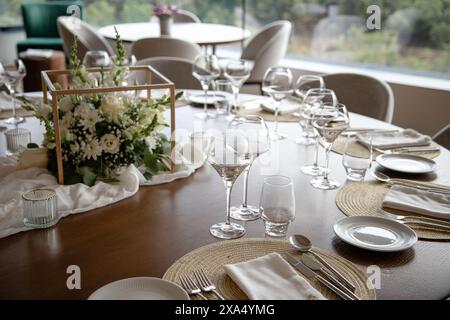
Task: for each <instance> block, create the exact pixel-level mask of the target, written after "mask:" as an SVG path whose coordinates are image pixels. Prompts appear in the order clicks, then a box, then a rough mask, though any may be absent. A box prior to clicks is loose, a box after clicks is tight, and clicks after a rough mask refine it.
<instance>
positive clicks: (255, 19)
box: [0, 0, 450, 79]
mask: <svg viewBox="0 0 450 320" xmlns="http://www.w3.org/2000/svg"><path fill="white" fill-rule="evenodd" d="M20 2H21V0H0V26H4V25H8V24H9V25H17V24H19V23H20V10H19V9H20ZM84 3H85V5H86V9H87V10H86V11H87V20H88V22H90V23H91V24H93V25H96V26H104V25H108V24H113V23H121V22H138V21H148V20H149V19H150V17H151V16H152V3H166V4H169V3H170V4H174V5H178V6H179V7H181V8H183V9H186V10H189V11H192V12H194V13H195V14H196V15H198V16H199V17H200V18H201V19H202V21H204V22H210V23H223V24H231V25H237V26H240V25H241V21H242V18H243V14H244V12H245V23H246V27H247V28H248V29H250V30H251V31H253V32H256V31H257V30H258V29H259V28H261V27H262V26H264V25H265V24H267V23H270V22H272V21H275V20H280V19H285V20H289V21H291V22H292V24H293V34H292V37H291V43H290V47H289V49H288V54H289V55H290V56H291V57H294V58H302V59H313V60H319V61H324V62H327V63H335V64H337V63H339V64H352V65H356V66H365V67H370V68H376V69H388V70H391V71H395V72H407V73H419V74H421V73H425V74H427V75H431V76H433V77H439V78H444V79H450V0H431V1H430V0H276V1H274V0H161V1H157V0H154V1H152V0H84ZM243 4H245V6H244V5H243ZM371 5H377V6H378V7H379V8H380V12H379V13H380V18H381V19H380V23H381V24H380V26H381V30H368V28H367V26H366V21H367V19H368V17H369V16H370V14H368V13H367V8H368V7H369V6H371Z"/></svg>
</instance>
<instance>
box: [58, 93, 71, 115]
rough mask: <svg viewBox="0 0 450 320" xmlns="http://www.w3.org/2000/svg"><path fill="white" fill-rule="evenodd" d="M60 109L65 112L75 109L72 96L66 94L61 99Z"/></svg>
mask: <svg viewBox="0 0 450 320" xmlns="http://www.w3.org/2000/svg"><path fill="white" fill-rule="evenodd" d="M59 109H60V110H61V111H63V112H68V111H71V110H72V109H73V102H72V97H71V96H64V97H63V98H61V100H59Z"/></svg>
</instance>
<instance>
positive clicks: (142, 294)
mask: <svg viewBox="0 0 450 320" xmlns="http://www.w3.org/2000/svg"><path fill="white" fill-rule="evenodd" d="M88 299H89V300H189V295H188V294H187V293H186V291H184V290H183V288H181V287H180V286H179V285H177V284H175V283H173V282H170V281H167V280H163V279H159V278H150V277H136V278H128V279H122V280H118V281H115V282H111V283H109V284H107V285H105V286H103V287H101V288H99V289H97V290H96V291H95V292H94V293H92V294H91V295H90V296H89V298H88Z"/></svg>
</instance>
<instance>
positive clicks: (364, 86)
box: [323, 73, 394, 123]
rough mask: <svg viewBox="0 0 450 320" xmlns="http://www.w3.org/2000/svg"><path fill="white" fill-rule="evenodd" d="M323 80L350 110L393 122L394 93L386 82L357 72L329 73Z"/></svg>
mask: <svg viewBox="0 0 450 320" xmlns="http://www.w3.org/2000/svg"><path fill="white" fill-rule="evenodd" d="M323 80H324V81H325V86H326V87H327V88H328V89H331V90H333V91H334V92H335V93H336V96H337V98H338V100H339V102H341V103H343V104H345V105H346V106H347V108H348V110H349V111H351V112H355V113H359V114H362V115H365V116H368V117H371V118H375V119H379V120H382V121H385V122H388V123H391V122H392V117H393V115H394V93H393V92H392V89H391V87H390V86H389V85H388V84H387V83H386V82H384V81H382V80H379V79H376V78H373V77H369V76H366V75H361V74H355V73H335V74H329V75H325V76H324V77H323Z"/></svg>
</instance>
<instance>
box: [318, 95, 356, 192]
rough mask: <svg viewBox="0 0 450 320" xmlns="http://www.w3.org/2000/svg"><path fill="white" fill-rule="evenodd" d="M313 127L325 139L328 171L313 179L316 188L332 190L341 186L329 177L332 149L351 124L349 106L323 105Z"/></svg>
mask: <svg viewBox="0 0 450 320" xmlns="http://www.w3.org/2000/svg"><path fill="white" fill-rule="evenodd" d="M312 123H313V127H314V129H315V130H316V131H317V133H318V134H319V136H320V137H321V138H322V139H323V143H324V146H325V152H326V169H327V170H326V171H325V174H324V175H323V176H319V177H316V178H314V179H313V180H311V185H312V186H313V187H314V188H318V189H324V190H331V189H337V188H339V187H340V183H339V182H337V181H335V180H332V179H329V178H328V165H329V160H330V151H331V147H332V146H333V142H334V141H335V140H336V139H337V137H338V136H339V135H340V134H341V133H342V132H343V131H345V130H347V129H348V128H349V126H350V119H349V117H348V112H347V108H346V107H345V105H343V104H338V105H337V106H330V105H323V106H322V107H320V108H319V109H318V110H317V111H316V112H315V113H314V116H313V122H312Z"/></svg>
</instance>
